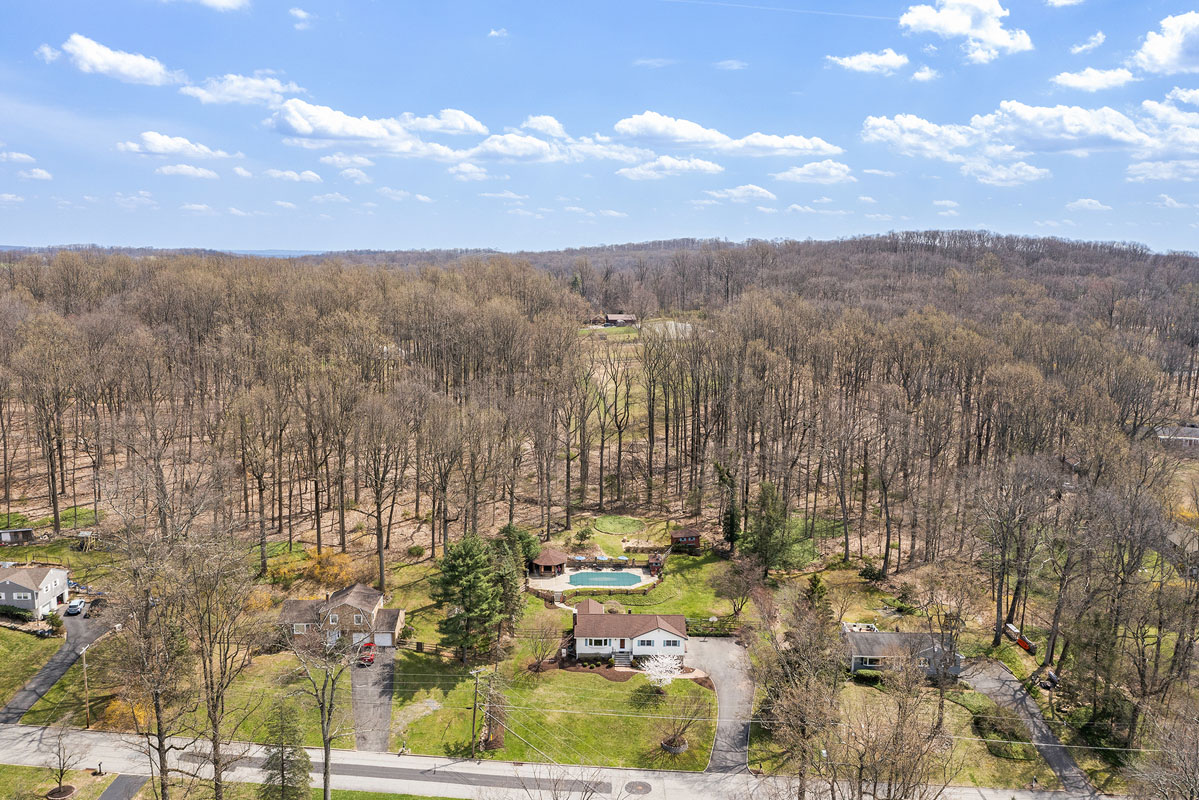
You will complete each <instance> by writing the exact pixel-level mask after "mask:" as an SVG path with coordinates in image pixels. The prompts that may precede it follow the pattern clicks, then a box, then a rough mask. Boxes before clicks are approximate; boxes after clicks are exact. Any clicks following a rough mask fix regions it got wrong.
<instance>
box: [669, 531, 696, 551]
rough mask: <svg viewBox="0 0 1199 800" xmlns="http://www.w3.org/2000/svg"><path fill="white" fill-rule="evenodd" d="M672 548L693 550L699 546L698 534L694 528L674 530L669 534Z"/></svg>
mask: <svg viewBox="0 0 1199 800" xmlns="http://www.w3.org/2000/svg"><path fill="white" fill-rule="evenodd" d="M670 544H671V546H672V547H686V548H689V549H692V550H695V549H697V548H698V547H699V545H700V534H699V530H698V529H696V528H676V529H675V530H673V531H671V532H670Z"/></svg>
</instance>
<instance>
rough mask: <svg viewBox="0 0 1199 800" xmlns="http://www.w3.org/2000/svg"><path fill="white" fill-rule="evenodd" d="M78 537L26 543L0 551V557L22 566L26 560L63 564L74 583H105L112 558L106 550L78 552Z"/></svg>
mask: <svg viewBox="0 0 1199 800" xmlns="http://www.w3.org/2000/svg"><path fill="white" fill-rule="evenodd" d="M76 544H78V542H77V540H76V539H75V537H73V536H72V537H71V538H65V539H57V540H55V541H53V542H46V543H45V544H23V545H14V546H12V547H5V548H0V558H2V560H4V561H15V562H16V563H18V564H23V563H25V562H26V561H43V560H44V561H49V562H52V563H55V564H62V565H64V566H65V567H66V568H67V569H68V570H70V573H71V580H73V581H75V582H77V583H82V584H84V585H89V584H95V583H101V584H102V583H103V581H104V577H105V576H106V575H107V574H108V564H109V563H110V561H111V559H112V556H111V555H110V554H109V553H107V552H105V551H103V550H92V551H90V552H87V553H83V552H80V551H79V550H76V549H75V545H76Z"/></svg>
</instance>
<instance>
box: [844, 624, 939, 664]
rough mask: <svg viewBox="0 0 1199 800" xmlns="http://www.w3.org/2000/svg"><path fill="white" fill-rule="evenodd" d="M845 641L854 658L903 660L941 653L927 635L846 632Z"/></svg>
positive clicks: (933, 639) (929, 635)
mask: <svg viewBox="0 0 1199 800" xmlns="http://www.w3.org/2000/svg"><path fill="white" fill-rule="evenodd" d="M845 640H846V642H848V644H849V653H850V655H851V656H852V657H854V658H904V657H906V656H921V655H926V654H927V653H930V652H932V653H939V652H941V643H940V641H938V640H937V638H936V637H935V636H932V635H931V634H928V633H892V632H890V631H853V630H847V631H845Z"/></svg>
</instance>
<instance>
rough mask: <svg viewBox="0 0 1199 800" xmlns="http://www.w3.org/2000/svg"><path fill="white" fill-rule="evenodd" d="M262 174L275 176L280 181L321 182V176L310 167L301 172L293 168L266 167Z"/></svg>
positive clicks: (269, 176) (270, 176)
mask: <svg viewBox="0 0 1199 800" xmlns="http://www.w3.org/2000/svg"><path fill="white" fill-rule="evenodd" d="M262 174H263V175H265V176H267V177H268V178H276V179H277V180H281V181H293V182H296V183H320V182H321V176H320V175H317V174H316V173H315V172H313V171H312V170H310V169H306V170H304V171H303V172H296V171H295V170H294V169H268V170H265V171H263V173H262Z"/></svg>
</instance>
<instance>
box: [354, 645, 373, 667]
mask: <svg viewBox="0 0 1199 800" xmlns="http://www.w3.org/2000/svg"><path fill="white" fill-rule="evenodd" d="M374 663H375V645H374V643H372V642H367V643H366V644H364V645H362V652H361V653H359V654H358V666H360V667H368V666H370V665H371V664H374Z"/></svg>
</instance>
